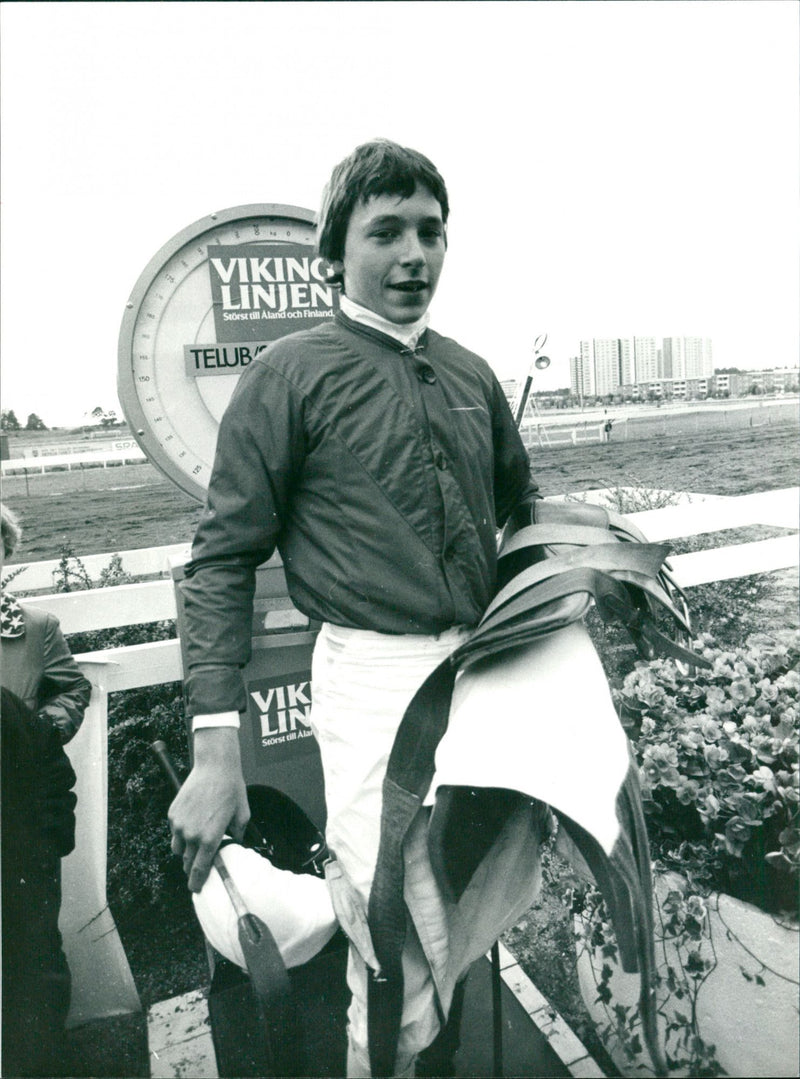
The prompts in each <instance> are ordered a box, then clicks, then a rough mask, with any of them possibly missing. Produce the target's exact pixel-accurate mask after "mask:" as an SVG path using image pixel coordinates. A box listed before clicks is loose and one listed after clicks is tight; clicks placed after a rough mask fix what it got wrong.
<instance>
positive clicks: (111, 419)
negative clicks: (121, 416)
mask: <svg viewBox="0 0 800 1079" xmlns="http://www.w3.org/2000/svg"><path fill="white" fill-rule="evenodd" d="M91 415H92V416H93V417H94V419H96V420H97V421H98V423H100V425H101V426H102V427H113V426H114V424H115V423H116V422H117V414H116V412H115V411H114V409H113V408H109V409H108V410H106V409H104V408H101V407H100V405H98V406H97V408H93V409H92V412H91Z"/></svg>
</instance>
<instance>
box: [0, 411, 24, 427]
mask: <svg viewBox="0 0 800 1079" xmlns="http://www.w3.org/2000/svg"><path fill="white" fill-rule="evenodd" d="M0 428H2V430H4V431H19V430H20V422H19V420H18V419H17V417H16V415H15V414H14V410H13V408H4V409H3V410H2V415H0Z"/></svg>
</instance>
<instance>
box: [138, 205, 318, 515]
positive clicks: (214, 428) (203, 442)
mask: <svg viewBox="0 0 800 1079" xmlns="http://www.w3.org/2000/svg"><path fill="white" fill-rule="evenodd" d="M314 220H315V219H314V214H313V213H312V211H310V210H305V209H301V208H300V207H297V206H284V205H278V204H272V203H265V204H256V205H248V206H236V207H233V208H231V209H228V210H221V211H220V212H218V213H214V214H211V215H210V216H209V217H206V218H203V219H201V220H200V221H196V222H195V223H194V224H192V225H189V226H188V227H187V228H185V229H184V230H183V231H182V232H179V233H178V234H177V235H176V236H174V237H173V238H172V239H171V240H170V241H169V242H168V243H167V244H165V245H164V247H162V248H161V250H160V251H159V252H158V253H157V254H156V255H155V256H154V257H153V259H151V261H150V262H149V263H148V265H147V266H146V268H145V269H144V271H143V273H142V274H141V276H140V277H139V280H138V281H137V282H136V285H135V287H134V290H133V293H132V294H131V298H130V300H129V301H128V304H127V307H126V310H125V314H124V317H123V320H122V328H121V330H120V337H119V363H118V391H119V398H120V403H121V405H122V409H123V412H124V414H125V418H126V419H127V421H128V423H129V425H130V428H131V431H132V433H133V435H134V437H135V438H136V440H137V442H138V443H139V445H140V446H141V448H142V450H143V452H144V454H145V455H146V456H147V457H148V459H149V460H150V461H152V462H153V464H155V465H156V466H157V467H158V468H159V469H160V470H161V471H162V472H163V473H164V474H165V475H166V476H167V477H168V478H169V479H171V480H172V481H173V482H174V483H176V484H177V485H178V486H179V487H180V488H181V489H182V490H184V491H186V492H187V493H188V494H190V495H192V496H193V497H194V498H197V499H198V500H199V501H203V500H204V498H205V494H206V490H207V488H208V482H209V479H210V476H211V467H212V465H213V462H214V451H215V448H216V443H217V433H218V430H219V422H220V419H221V418H222V414H223V412H224V410H225V407H226V405H227V404H228V401H229V400H230V398H231V394H232V393H233V389H234V386H235V385H236V382H237V381H238V379H239V377H240V375H241V373H242V371H243V370H244V368H245V367H246V366H247V365H248V364H249V363H251V362H252V360H253V359H254V358H255V356H257V355H258V353H259V352H260V351H261V350H262V349H263V348H266V347H267V345H268V344H269V343H270V342H271V341H274V340H275V339H276V338H278V337H281V336H282V335H283V334H286V333H292V332H293V331H295V330H298V329H301V328H302V329H305V328H310V327H311V326H313V325H315V324H317V323H318V322H319V321H320V320H322V319H326V318H331V317H332V316H333V314H334V312H335V310H336V308H337V307H338V293H337V290H336V289H335V288H334V287H333V286H332V285H331V284H330V283H329V281H328V274H327V263H326V262H325V260H324V259H321V258H320V257H319V256H318V255H317V254H316V250H315V247H314V239H315V231H316V230H315V224H314Z"/></svg>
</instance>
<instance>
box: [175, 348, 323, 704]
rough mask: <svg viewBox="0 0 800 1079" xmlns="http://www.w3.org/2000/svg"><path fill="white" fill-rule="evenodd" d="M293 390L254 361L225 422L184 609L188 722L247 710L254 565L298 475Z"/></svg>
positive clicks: (270, 540)
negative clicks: (244, 672)
mask: <svg viewBox="0 0 800 1079" xmlns="http://www.w3.org/2000/svg"><path fill="white" fill-rule="evenodd" d="M295 398H296V395H295V394H294V393H293V388H292V386H291V385H290V384H289V383H287V382H286V380H285V379H284V378H283V377H282V376H281V375H280V374H278V373H276V372H275V371H273V370H272V369H271V368H269V367H267V366H265V365H264V364H262V363H254V364H253V366H252V367H249V368H248V369H247V371H246V372H245V374H244V375H242V377H241V379H240V380H239V382H238V384H237V386H236V389H235V391H234V394H233V397H232V398H231V401H230V404H229V405H228V408H227V409H226V411H225V414H224V415H223V417H222V421H221V423H220V428H219V436H218V439H217V450H216V456H215V459H214V467H213V469H212V474H211V481H210V483H209V490H208V499H207V502H206V506H205V509H204V512H203V514H202V517H201V519H200V524H199V526H198V529H197V532H196V534H195V539H194V544H193V546H192V557H191V561H190V562H189V563H188V564H187V566H186V579H185V580H184V581H183V582H182V584H181V595H182V598H183V604H184V630H183V633H184V651H185V656H186V668H187V669H186V672H185V690H186V698H187V712H188V714H189V715H190V716H195V715H201V714H207V713H218V712H227V711H233V710H236V711H239V712H242V711H244V710H245V708H246V698H245V691H244V685H243V683H242V678H241V674H240V671H241V668H242V667H243V666H244V665H245V664H246V663H247V661H248V660H249V658H250V651H251V638H252V618H253V597H254V594H255V578H256V568H257V567H258V566H259V565H260V564H261V563H262V562H265V561H266V560H267V559H268V558H269V557H270V556H271V555H272V553H273V551H274V550H275V547H276V544H277V541H278V537H279V536H280V533H281V530H282V528H283V527H284V524H285V522H286V519H287V516H288V514H289V510H290V504H291V496H292V490H293V488H294V484H295V480H296V476H297V475H298V472H299V470H300V469H301V468H302V462H303V457H304V436H303V423H302V407H301V404H300V403H298V402H297V401H296V399H295Z"/></svg>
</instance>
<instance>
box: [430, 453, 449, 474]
mask: <svg viewBox="0 0 800 1079" xmlns="http://www.w3.org/2000/svg"><path fill="white" fill-rule="evenodd" d="M433 461H434V464H435V465H436V467H437V468H438V469H439V471H440V472H446V471H447V458H446V457H445V455H444V454H443V453H442V452H441V451H440V452H439V453H437V454H436V456H435V457H434V459H433Z"/></svg>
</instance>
